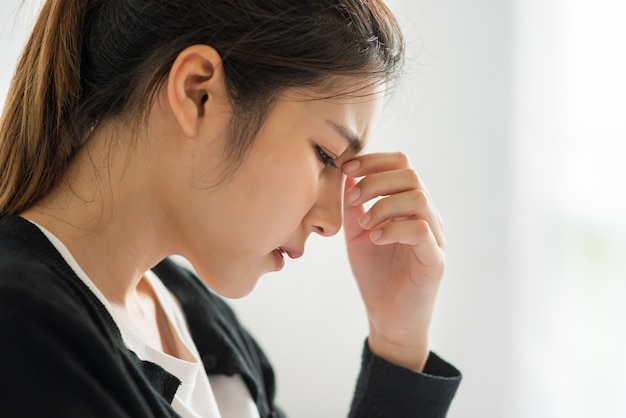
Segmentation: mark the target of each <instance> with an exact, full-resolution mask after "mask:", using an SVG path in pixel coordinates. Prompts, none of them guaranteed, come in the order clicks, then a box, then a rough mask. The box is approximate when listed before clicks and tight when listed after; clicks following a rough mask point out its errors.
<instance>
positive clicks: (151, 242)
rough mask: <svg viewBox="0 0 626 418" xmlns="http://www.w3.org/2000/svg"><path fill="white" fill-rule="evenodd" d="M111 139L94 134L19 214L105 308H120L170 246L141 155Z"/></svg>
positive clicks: (128, 142) (168, 250) (120, 141)
mask: <svg viewBox="0 0 626 418" xmlns="http://www.w3.org/2000/svg"><path fill="white" fill-rule="evenodd" d="M111 139H112V138H111V137H110V134H108V133H107V132H105V131H104V130H97V131H95V132H94V133H93V135H92V137H91V138H90V140H89V142H88V144H86V145H85V146H84V147H83V148H82V149H81V150H80V151H79V152H78V153H77V155H76V156H75V157H74V159H73V161H72V162H71V164H70V167H69V168H68V170H67V173H66V175H65V176H64V178H63V179H62V181H61V182H60V183H59V185H58V186H57V187H56V188H55V190H54V191H53V192H52V193H50V194H49V195H48V196H47V197H46V198H44V199H43V200H42V201H40V202H38V203H37V204H35V205H34V206H32V207H31V208H29V209H28V210H26V211H25V212H24V213H22V214H21V215H22V216H23V217H25V218H26V219H30V220H32V221H34V222H36V223H38V224H40V225H42V226H43V227H44V228H46V229H48V230H49V231H50V232H52V233H53V234H54V235H55V236H57V237H58V238H59V239H60V240H61V241H62V242H63V243H64V244H65V245H66V246H67V248H68V249H69V251H70V252H71V253H72V255H73V256H74V258H75V259H76V261H77V262H78V264H79V265H80V266H81V267H82V268H83V270H84V271H85V272H86V273H87V275H88V276H89V277H90V279H91V280H92V281H93V282H94V284H95V285H96V286H97V287H98V288H99V289H100V291H101V292H102V293H103V294H104V296H105V297H106V298H107V299H108V300H109V301H110V302H112V303H116V304H120V305H126V303H127V301H128V300H129V299H130V298H132V297H133V295H135V293H136V289H137V285H138V284H139V281H140V279H141V277H142V276H143V274H144V273H145V272H146V271H147V270H148V269H150V268H151V267H153V266H154V265H155V264H157V263H158V262H159V261H160V260H162V259H163V258H164V257H165V256H167V255H169V254H171V253H172V252H173V248H168V246H167V243H168V242H169V243H172V244H173V241H172V240H168V235H169V234H168V233H167V230H166V229H167V228H165V226H166V225H167V222H166V220H167V217H166V216H164V214H163V213H162V211H161V210H160V209H159V208H160V205H159V202H158V200H157V199H158V193H157V190H155V187H154V185H153V184H152V182H151V181H150V179H151V176H150V172H149V171H148V170H150V169H151V168H150V165H149V164H147V159H146V158H145V155H142V154H140V153H139V152H138V151H137V150H138V149H139V148H140V147H132V146H130V145H126V146H122V145H118V144H130V143H131V142H130V141H129V140H125V141H124V140H117V138H116V140H113V141H111ZM111 143H113V144H116V145H110V144H111Z"/></svg>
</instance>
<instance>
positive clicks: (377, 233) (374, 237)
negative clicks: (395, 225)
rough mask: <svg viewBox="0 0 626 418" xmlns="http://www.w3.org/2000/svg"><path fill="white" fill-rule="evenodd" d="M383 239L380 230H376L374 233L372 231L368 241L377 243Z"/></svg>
mask: <svg viewBox="0 0 626 418" xmlns="http://www.w3.org/2000/svg"><path fill="white" fill-rule="evenodd" d="M382 237H383V231H382V229H377V230H376V231H373V232H372V233H371V234H370V239H371V240H372V241H378V240H379V239H381V238H382Z"/></svg>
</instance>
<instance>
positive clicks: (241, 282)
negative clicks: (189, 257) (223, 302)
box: [198, 271, 261, 299]
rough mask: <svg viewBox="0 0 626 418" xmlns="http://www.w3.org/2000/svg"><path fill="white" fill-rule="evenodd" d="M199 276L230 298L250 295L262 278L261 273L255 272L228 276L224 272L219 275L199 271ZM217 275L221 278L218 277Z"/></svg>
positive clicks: (216, 291) (213, 289) (205, 282)
mask: <svg viewBox="0 0 626 418" xmlns="http://www.w3.org/2000/svg"><path fill="white" fill-rule="evenodd" d="M198 276H199V277H200V279H201V280H202V282H203V283H204V284H205V285H206V286H207V287H208V288H209V289H211V290H212V291H213V292H215V293H217V294H218V295H220V296H223V297H225V298H229V299H240V298H242V297H244V296H248V295H249V294H250V293H251V292H252V291H253V290H254V288H255V287H256V285H257V283H258V282H259V279H260V278H261V275H258V274H256V275H255V274H254V273H248V274H240V275H233V276H230V277H227V276H226V275H223V274H222V275H219V276H217V275H215V274H203V273H202V272H200V271H198ZM217 277H219V278H218V279H216V278H217Z"/></svg>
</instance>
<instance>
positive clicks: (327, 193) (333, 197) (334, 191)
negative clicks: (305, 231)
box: [304, 173, 344, 237]
mask: <svg viewBox="0 0 626 418" xmlns="http://www.w3.org/2000/svg"><path fill="white" fill-rule="evenodd" d="M336 174H337V175H335V176H333V178H332V179H328V181H327V182H324V183H323V184H320V191H319V195H318V197H317V200H316V201H315V203H314V204H313V206H312V207H311V209H310V210H309V212H308V213H307V215H306V216H305V219H304V222H305V224H306V225H307V226H308V227H309V228H310V229H311V230H312V232H316V233H318V234H320V235H322V236H324V237H331V236H333V235H335V234H337V232H339V230H340V229H341V225H342V223H343V201H342V199H343V187H344V176H343V174H341V173H336Z"/></svg>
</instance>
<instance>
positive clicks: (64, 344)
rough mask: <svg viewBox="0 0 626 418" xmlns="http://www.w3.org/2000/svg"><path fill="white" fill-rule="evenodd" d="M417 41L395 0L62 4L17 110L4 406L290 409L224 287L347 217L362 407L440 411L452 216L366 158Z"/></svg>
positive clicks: (15, 88) (102, 411) (11, 124)
mask: <svg viewBox="0 0 626 418" xmlns="http://www.w3.org/2000/svg"><path fill="white" fill-rule="evenodd" d="M403 54H404V46H403V39H402V34H401V32H400V29H399V27H398V24H397V22H396V20H395V18H394V16H393V15H392V13H391V12H390V11H389V9H388V8H387V7H386V6H385V5H384V4H383V2H382V1H379V0H311V1H303V0H256V1H243V0H239V1H236V0H211V1H203V0H202V1H199V0H193V1H192V0H158V1H157V0H47V1H46V2H45V4H44V5H43V8H42V10H41V12H40V14H39V17H38V20H37V22H36V24H35V26H34V28H33V31H32V34H31V36H30V38H29V40H28V42H27V44H26V47H25V49H24V51H23V54H22V56H21V58H20V61H19V63H18V66H17V69H16V71H15V75H14V78H13V81H12V84H11V87H10V90H9V93H8V96H7V99H6V104H5V107H4V111H3V115H2V119H1V122H0V166H1V167H2V170H0V335H2V338H1V339H0V353H1V354H2V355H1V356H0V358H1V360H0V361H1V366H2V370H3V375H4V377H5V378H4V379H2V382H1V383H0V399H1V402H0V415H2V416H11V417H13V416H15V417H18V416H33V417H34V416H59V417H69V416H76V417H87V416H98V417H100V416H101V417H171V416H183V417H223V418H227V417H237V418H246V417H282V416H285V415H284V413H283V412H282V411H281V409H280V406H279V405H276V404H275V387H276V384H275V381H274V374H273V371H272V367H271V364H270V363H269V361H268V360H267V358H266V356H265V354H264V352H263V350H262V348H261V347H260V346H259V345H258V344H257V342H256V341H255V340H254V339H253V338H252V337H251V335H250V334H248V332H247V331H246V330H245V329H244V328H243V327H242V326H241V325H240V323H239V322H238V320H237V318H236V316H235V314H234V313H233V311H232V310H231V309H230V308H229V307H228V305H227V304H226V303H225V302H224V300H223V299H222V298H221V296H226V297H243V296H245V295H247V294H248V293H249V292H251V291H252V289H253V288H254V286H255V285H256V283H257V281H258V280H259V278H260V277H261V276H262V275H263V274H265V273H267V272H270V271H277V270H280V269H282V268H283V265H284V263H285V259H286V258H291V259H297V258H299V257H301V256H303V254H304V252H305V243H306V240H307V238H308V237H309V236H310V235H311V234H319V235H322V236H332V235H335V234H337V233H338V232H339V231H340V230H341V229H342V228H343V230H344V234H345V238H346V246H347V252H348V256H349V259H350V264H351V267H352V271H353V275H354V279H355V280H356V282H357V284H358V287H359V290H360V293H361V297H362V299H363V302H364V305H365V308H366V311H367V317H368V323H369V335H368V336H364V339H365V343H364V347H363V359H362V367H361V372H360V375H359V378H358V381H357V382H355V388H354V397H353V401H352V406H351V410H350V416H351V417H394V418H401V417H442V416H445V414H446V412H447V410H448V407H449V405H450V402H451V401H452V398H453V397H454V394H455V392H456V389H457V386H458V384H459V382H460V379H461V378H460V373H459V372H458V371H457V370H456V369H455V368H454V367H453V366H451V365H450V364H448V363H447V362H446V361H444V360H443V359H441V358H440V357H438V356H437V355H436V354H434V353H433V352H432V351H431V347H430V345H429V339H428V335H429V328H430V322H431V316H432V312H433V308H434V304H435V300H436V297H437V290H438V287H439V283H440V281H441V279H442V276H443V272H444V266H445V259H444V253H443V248H444V237H443V232H442V222H441V219H440V217H439V214H438V212H437V210H436V208H435V206H434V204H433V202H432V200H431V199H430V197H429V195H428V192H427V190H426V188H425V186H424V184H423V183H422V181H421V180H420V178H419V177H418V175H417V174H416V172H415V171H414V170H413V169H412V168H411V165H410V162H409V160H408V159H407V157H406V156H405V155H404V154H402V153H400V152H388V153H366V152H363V149H364V147H365V146H366V145H367V144H368V142H370V141H371V138H372V131H373V129H374V126H375V123H376V120H377V119H378V117H379V113H380V110H381V107H382V106H383V102H384V100H385V97H386V96H387V93H388V92H389V90H390V89H391V88H392V85H393V83H394V80H395V79H396V77H398V76H399V74H400V70H401V67H402V62H403ZM379 197H382V198H381V199H379V200H377V201H376V203H374V204H373V205H372V206H371V208H369V209H367V210H366V209H365V206H364V205H366V204H367V203H368V202H370V201H372V200H374V199H377V198H379ZM172 255H182V256H184V257H185V258H186V259H187V260H189V262H190V263H191V265H192V266H193V268H194V272H193V273H192V272H191V271H188V270H186V269H184V268H183V267H181V266H179V265H178V264H176V263H174V262H173V261H171V260H170V259H169V258H168V257H169V256H172ZM294 262H295V261H294ZM365 337H367V338H365ZM303 361H304V360H303ZM304 378H305V377H304V376H303V379H304ZM311 398H312V400H314V398H315V394H311ZM322 401H323V400H322Z"/></svg>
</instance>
